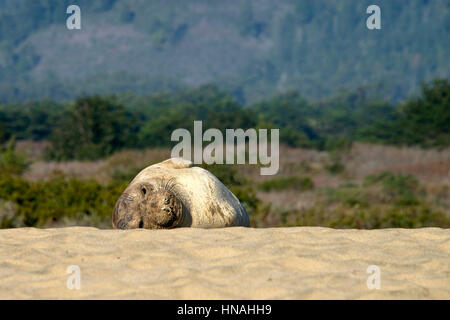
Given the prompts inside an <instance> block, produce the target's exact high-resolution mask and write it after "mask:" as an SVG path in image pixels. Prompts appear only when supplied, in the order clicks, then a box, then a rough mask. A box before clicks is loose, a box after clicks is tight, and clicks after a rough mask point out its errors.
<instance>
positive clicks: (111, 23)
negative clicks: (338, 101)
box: [0, 0, 450, 103]
mask: <svg viewBox="0 0 450 320" xmlns="http://www.w3.org/2000/svg"><path fill="white" fill-rule="evenodd" d="M69 4H78V5H79V6H80V7H81V10H82V30H79V31H68V30H67V29H66V28H65V19H66V17H67V15H66V8H67V6H68V5H69ZM370 4H373V1H368V0H364V1H360V0H341V1H329V0H314V1H310V0H279V1H265V0H243V1H238V2H237V3H234V4H233V5H230V4H229V3H227V2H221V1H203V0H194V1H182V0H177V1H152V2H149V1H145V0H96V1H89V0H70V1H69V0H21V1H16V0H1V1H0V101H2V102H8V101H24V100H26V99H40V98H44V97H50V98H53V99H58V100H59V99H75V98H77V97H79V96H81V95H93V94H102V95H104V94H109V93H112V92H115V93H118V92H126V91H132V92H134V93H138V94H141V95H142V94H149V93H154V92H158V91H161V90H174V89H177V88H179V87H196V86H199V85H202V84H205V83H215V84H218V85H220V86H221V88H222V89H223V88H224V89H227V90H229V91H230V92H232V95H233V96H234V97H235V98H236V99H237V100H238V101H239V102H240V103H253V102H256V101H258V100H261V99H262V98H268V97H270V96H272V95H274V94H276V93H279V92H284V91H286V90H287V89H289V88H293V89H295V90H297V91H298V92H300V93H301V95H302V96H305V97H307V98H318V97H321V96H324V95H330V94H332V93H334V92H335V91H336V90H337V89H338V88H340V87H346V88H354V87H356V86H357V85H360V84H363V85H367V84H374V83H376V84H379V85H377V86H374V88H375V89H376V90H378V91H379V92H380V93H383V94H384V95H385V96H386V97H388V98H389V100H391V99H393V100H394V101H398V100H401V99H404V98H405V97H406V96H408V95H410V94H412V93H417V91H418V90H417V89H418V86H419V83H420V81H422V80H424V79H425V80H430V79H431V78H432V77H444V78H445V77H448V76H449V70H450V65H449V63H450V62H449V61H450V59H449V57H448V52H449V50H450V47H449V46H450V42H449V41H446V40H445V39H448V32H449V19H448V11H449V6H450V5H449V2H448V1H447V0H433V1H429V0H414V1H401V0H396V1H393V0H378V1H376V4H377V5H379V6H380V7H381V10H382V29H381V30H376V31H370V30H368V29H367V28H366V25H365V22H366V18H367V17H368V15H367V14H366V8H367V7H368V6H369V5H370Z"/></svg>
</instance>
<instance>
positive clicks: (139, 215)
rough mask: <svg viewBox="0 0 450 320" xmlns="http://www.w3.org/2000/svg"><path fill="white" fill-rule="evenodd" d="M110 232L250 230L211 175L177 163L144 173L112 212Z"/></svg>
mask: <svg viewBox="0 0 450 320" xmlns="http://www.w3.org/2000/svg"><path fill="white" fill-rule="evenodd" d="M112 224H113V227H114V228H115V229H135V228H144V229H171V228H176V227H193V228H223V227H232V226H242V227H249V226H250V221H249V218H248V215H247V212H246V211H245V209H244V207H243V206H242V204H241V203H240V202H239V200H238V199H237V198H236V196H235V195H234V194H233V193H231V191H230V190H228V189H227V187H225V186H224V185H223V184H222V182H220V181H219V179H217V178H216V177H215V176H214V175H213V174H212V173H210V172H209V171H207V170H205V169H203V168H200V167H194V166H193V164H192V162H191V161H188V160H185V159H182V158H171V159H169V160H166V161H163V162H160V163H157V164H154V165H151V166H149V167H147V168H145V169H143V170H142V171H141V172H140V173H139V174H138V175H137V176H136V177H135V178H134V179H133V180H132V181H131V183H130V184H129V185H128V187H127V188H126V189H125V191H124V192H123V193H122V195H121V196H120V198H119V199H118V200H117V203H116V205H115V208H114V212H113V218H112Z"/></svg>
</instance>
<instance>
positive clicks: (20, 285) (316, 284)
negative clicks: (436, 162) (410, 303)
mask: <svg viewBox="0 0 450 320" xmlns="http://www.w3.org/2000/svg"><path fill="white" fill-rule="evenodd" d="M70 265H77V266H79V267H80V271H81V288H80V290H70V289H68V288H67V285H66V282H67V279H68V277H69V276H70V274H67V273H66V271H67V268H68V267H69V266H70ZM370 265H376V266H378V267H379V268H380V271H381V282H380V285H381V288H380V289H379V290H377V289H373V290H369V289H368V287H367V284H366V282H367V278H368V277H369V276H370V275H369V274H367V273H366V270H367V267H368V266H370ZM0 298H1V299H436V298H440V299H450V230H448V229H439V228H424V229H384V230H334V229H327V228H310V227H297V228H270V229H254V228H225V229H192V228H182V229H174V230H142V229H137V230H99V229H96V228H87V227H71V228H59V229H35V228H21V229H8V230H0Z"/></svg>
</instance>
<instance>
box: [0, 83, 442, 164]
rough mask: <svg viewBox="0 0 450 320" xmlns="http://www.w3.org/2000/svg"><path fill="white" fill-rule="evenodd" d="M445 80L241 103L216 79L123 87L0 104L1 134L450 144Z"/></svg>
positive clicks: (72, 144)
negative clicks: (147, 88) (248, 135)
mask: <svg viewBox="0 0 450 320" xmlns="http://www.w3.org/2000/svg"><path fill="white" fill-rule="evenodd" d="M449 93H450V83H449V81H448V80H447V79H436V80H433V81H431V82H429V83H424V84H423V85H422V93H421V94H420V95H419V96H414V97H411V98H409V99H407V100H405V101H403V102H399V103H396V104H393V103H391V102H389V101H387V100H384V99H381V98H380V97H378V96H376V95H375V94H373V93H371V92H370V90H368V89H367V88H364V87H361V88H358V89H355V90H352V91H341V92H338V93H337V94H336V95H334V96H332V97H328V98H324V99H320V100H315V101H311V100H306V99H304V98H303V97H302V96H301V95H300V94H299V93H298V92H297V91H294V90H290V91H287V92H285V93H282V94H278V95H276V96H273V97H272V98H270V99H267V100H264V101H262V102H259V103H255V104H252V105H249V106H243V105H241V104H240V103H238V102H237V101H236V99H235V98H233V96H232V95H231V94H230V93H227V92H225V91H222V90H220V89H218V88H217V87H216V86H214V85H205V86H201V87H199V88H195V89H180V90H178V91H176V92H173V93H167V92H162V93H157V94H154V95H151V96H137V95H134V94H120V95H115V96H113V95H111V96H89V97H81V98H79V99H77V100H75V101H71V102H56V101H53V100H40V101H28V102H25V103H20V104H18V103H14V104H8V105H0V142H1V143H2V144H3V145H6V142H7V141H9V140H10V139H12V138H14V139H17V140H22V139H30V140H35V141H41V140H48V141H50V142H51V146H50V147H49V148H48V150H47V157H48V158H49V159H56V160H69V159H80V160H82V159H97V158H101V157H105V156H108V155H110V154H112V153H114V152H115V151H117V150H120V149H124V148H146V147H169V146H171V145H173V144H174V143H173V142H171V141H170V136H171V133H172V131H173V130H175V129H177V128H186V129H188V130H191V131H192V129H193V121H194V120H202V121H203V127H204V128H205V129H206V128H218V129H220V130H222V131H224V130H225V129H227V128H242V129H248V128H268V129H270V128H280V140H281V142H282V143H285V144H288V145H290V146H293V147H303V148H316V149H320V150H323V149H330V148H331V149H332V148H335V147H336V146H337V147H339V146H344V145H346V143H351V142H353V141H366V142H374V143H382V144H395V145H418V146H422V147H439V148H443V147H448V146H449V144H450V126H449V123H450V98H449V96H450V95H449Z"/></svg>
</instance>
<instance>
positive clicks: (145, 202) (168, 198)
mask: <svg viewBox="0 0 450 320" xmlns="http://www.w3.org/2000/svg"><path fill="white" fill-rule="evenodd" d="M172 189H173V188H171V187H170V186H169V184H167V183H166V184H162V183H159V182H155V183H147V182H146V183H136V184H132V185H130V186H129V187H128V188H127V189H126V190H125V191H124V193H123V194H122V195H121V196H120V198H119V200H117V203H116V206H115V208H114V213H113V227H114V228H115V229H136V228H144V229H170V228H174V227H176V226H177V225H178V223H179V222H180V220H181V217H182V213H183V205H182V202H181V201H180V200H179V199H178V198H177V197H176V195H175V194H174V193H173V190H172Z"/></svg>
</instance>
